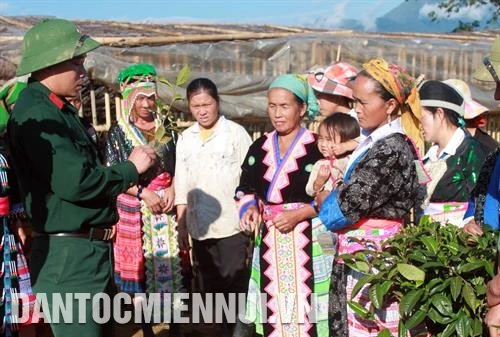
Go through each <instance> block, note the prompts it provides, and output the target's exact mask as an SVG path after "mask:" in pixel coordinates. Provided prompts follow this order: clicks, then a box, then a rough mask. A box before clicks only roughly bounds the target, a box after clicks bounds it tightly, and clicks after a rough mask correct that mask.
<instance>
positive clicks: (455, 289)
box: [450, 276, 463, 301]
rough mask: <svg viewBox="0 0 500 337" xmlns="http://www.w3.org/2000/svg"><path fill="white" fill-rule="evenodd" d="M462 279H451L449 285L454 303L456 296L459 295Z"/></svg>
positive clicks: (456, 277)
mask: <svg viewBox="0 0 500 337" xmlns="http://www.w3.org/2000/svg"><path fill="white" fill-rule="evenodd" d="M462 284H463V281H462V278H461V277H458V276H455V277H453V278H451V283H450V291H451V297H452V298H453V300H454V301H456V300H457V298H458V296H459V295H460V291H461V290H462Z"/></svg>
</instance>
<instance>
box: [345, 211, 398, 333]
mask: <svg viewBox="0 0 500 337" xmlns="http://www.w3.org/2000/svg"><path fill="white" fill-rule="evenodd" d="M401 226H402V221H399V220H381V219H363V220H361V221H359V222H358V223H356V224H355V225H353V226H351V227H349V228H347V229H345V230H342V231H339V232H338V238H339V245H338V251H339V254H348V253H349V254H352V253H354V252H356V251H359V250H363V249H365V247H364V246H362V245H361V244H359V243H357V242H355V241H354V240H352V239H351V238H356V239H365V240H370V241H372V242H373V243H374V245H373V246H372V247H371V248H372V249H377V250H378V249H380V243H381V242H382V241H384V240H386V239H388V238H390V237H393V236H394V235H396V234H397V233H398V232H399V230H400V228H401ZM337 262H340V263H342V261H337ZM346 271H347V280H346V298H347V299H351V296H352V290H353V288H354V286H355V285H356V283H357V282H358V280H359V279H360V278H361V277H362V276H363V274H362V273H358V272H356V271H354V270H349V269H348V270H346ZM373 272H376V271H373ZM352 300H353V301H355V302H358V303H360V304H361V305H363V306H364V307H365V308H366V309H369V308H370V305H371V301H370V297H369V294H368V286H367V285H365V286H364V287H363V288H361V290H360V291H359V292H358V294H357V295H356V296H355V297H354V298H352ZM345 305H346V308H347V328H348V331H349V333H348V334H349V336H356V337H365V336H366V337H376V336H377V335H378V333H379V332H380V331H382V330H384V329H389V331H390V333H391V334H392V335H394V336H397V334H398V325H399V303H398V302H395V301H392V302H389V303H384V305H383V307H382V308H381V309H380V310H376V311H375V319H374V320H365V319H362V318H361V317H359V316H358V315H356V314H355V312H354V311H352V310H351V309H350V307H349V306H347V303H346V304H345Z"/></svg>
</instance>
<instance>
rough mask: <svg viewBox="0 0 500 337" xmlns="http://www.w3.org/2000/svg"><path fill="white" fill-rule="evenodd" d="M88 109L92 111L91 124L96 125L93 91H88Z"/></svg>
mask: <svg viewBox="0 0 500 337" xmlns="http://www.w3.org/2000/svg"><path fill="white" fill-rule="evenodd" d="M90 108H91V109H92V124H93V125H97V108H96V102H95V90H94V89H92V90H90Z"/></svg>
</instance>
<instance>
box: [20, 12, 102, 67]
mask: <svg viewBox="0 0 500 337" xmlns="http://www.w3.org/2000/svg"><path fill="white" fill-rule="evenodd" d="M99 46H100V44H99V42H97V41H95V40H93V39H92V38H90V37H89V36H88V35H83V34H82V33H81V32H80V31H79V30H78V28H77V27H76V25H75V24H74V23H73V22H71V21H68V20H62V19H47V20H43V21H41V22H39V23H37V24H36V25H34V26H33V27H31V28H30V30H28V31H27V32H26V34H25V35H24V38H23V49H22V58H21V63H20V64H19V67H17V71H16V76H22V75H26V74H29V73H32V72H34V71H37V70H40V69H44V68H47V67H49V66H52V65H54V64H58V63H61V62H63V61H66V60H71V59H72V58H73V57H76V56H80V55H83V54H85V53H87V52H89V51H91V50H94V49H96V48H97V47H99Z"/></svg>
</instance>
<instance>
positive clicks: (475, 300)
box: [340, 217, 497, 337]
mask: <svg viewBox="0 0 500 337" xmlns="http://www.w3.org/2000/svg"><path fill="white" fill-rule="evenodd" d="M362 243H364V244H365V247H366V244H367V243H368V242H363V241H362ZM496 244H497V235H496V234H495V233H493V232H492V231H491V230H489V229H487V228H486V229H485V233H484V234H483V235H482V236H480V237H477V236H471V235H469V234H467V233H465V232H464V231H463V230H462V229H461V228H458V227H456V226H453V225H449V224H448V225H442V224H440V223H438V222H431V221H430V220H429V218H428V217H424V218H423V219H422V220H421V222H420V224H419V225H409V226H406V227H405V228H404V229H403V230H402V231H401V233H399V234H397V235H396V236H395V237H393V238H390V239H388V240H387V241H385V242H384V243H382V250H381V251H373V250H370V249H366V250H364V251H361V252H356V253H354V254H346V255H342V256H340V257H341V258H342V259H343V260H344V262H345V263H346V264H347V265H348V266H349V267H350V268H352V269H354V270H356V271H359V272H361V273H363V274H364V276H362V277H361V278H360V280H359V281H358V283H357V284H356V285H355V287H354V289H353V295H352V296H353V297H354V296H355V295H356V294H357V293H358V292H359V291H360V290H361V288H362V287H363V286H364V285H367V284H368V285H369V289H368V294H369V296H370V300H371V302H372V305H371V307H370V310H366V309H365V308H364V307H362V306H361V305H359V304H358V303H356V302H353V301H350V302H349V306H350V307H351V308H352V309H353V310H354V311H355V312H356V313H358V314H359V315H360V316H362V317H364V318H367V319H369V318H371V317H373V312H374V310H375V309H376V308H381V307H382V306H383V304H384V303H385V302H386V301H387V300H389V299H396V300H397V301H399V302H400V307H399V312H400V316H401V321H400V324H399V335H400V336H406V335H407V331H408V330H410V329H413V328H414V327H416V326H418V325H420V324H422V323H423V322H425V324H426V326H427V328H428V330H429V332H430V333H431V334H432V335H433V336H439V337H445V336H461V337H462V336H471V337H472V336H482V334H483V324H482V317H484V315H485V312H486V283H487V282H488V281H489V280H490V279H491V278H492V277H493V276H494V260H495V257H496ZM367 270H368V271H367ZM372 270H377V271H378V272H377V273H372V272H370V271H372ZM379 336H380V337H385V336H390V334H389V332H388V331H387V330H383V331H381V332H380V333H379Z"/></svg>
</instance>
